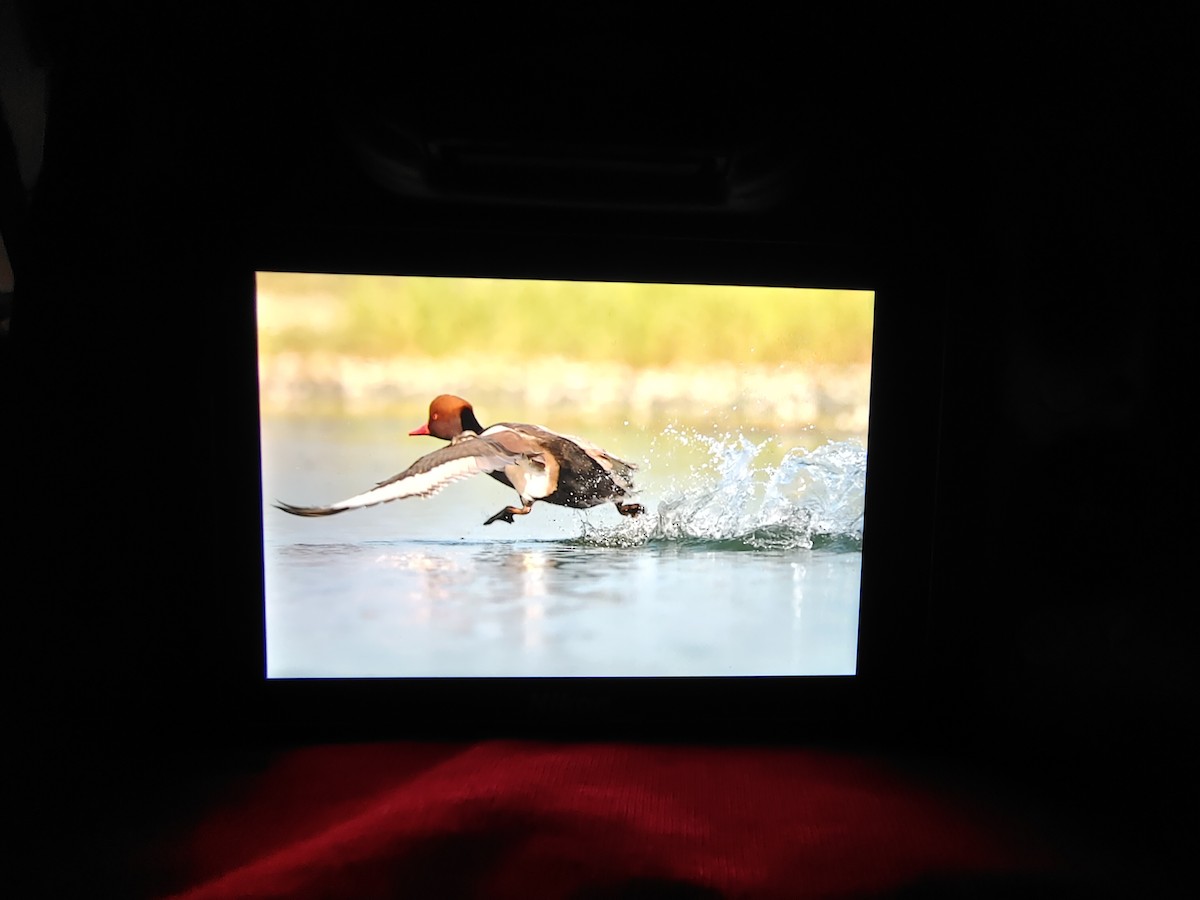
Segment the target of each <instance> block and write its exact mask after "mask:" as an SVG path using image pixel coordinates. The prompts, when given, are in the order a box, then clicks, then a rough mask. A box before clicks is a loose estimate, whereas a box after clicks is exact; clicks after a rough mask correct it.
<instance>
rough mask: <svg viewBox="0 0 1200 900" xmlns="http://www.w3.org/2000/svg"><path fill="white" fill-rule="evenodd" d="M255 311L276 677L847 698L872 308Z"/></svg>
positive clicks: (271, 297)
mask: <svg viewBox="0 0 1200 900" xmlns="http://www.w3.org/2000/svg"><path fill="white" fill-rule="evenodd" d="M257 295H258V302H257V315H258V347H259V349H258V369H259V405H260V423H261V440H262V484H263V550H264V579H265V588H266V590H265V610H264V614H265V617H266V644H267V646H266V661H267V676H268V677H269V678H326V679H327V678H418V677H419V678H437V677H444V678H460V677H505V678H513V677H520V678H529V677H540V676H553V677H631V676H633V677H638V676H645V677H671V676H805V675H847V676H849V675H854V674H855V671H856V660H857V650H858V625H859V592H860V582H861V574H862V547H863V541H862V537H863V531H864V527H865V519H866V515H865V509H864V499H865V494H866V478H867V426H868V421H869V406H870V385H871V349H872V327H873V315H874V295H873V294H872V293H871V292H869V291H850V290H825V289H809V288H793V287H749V286H730V285H694V284H645V283H614V282H580V281H535V280H515V279H486V278H449V277H415V276H377V275H341V274H338V275H333V274H327V275H323V274H305V273H283V272H259V273H258V276H257Z"/></svg>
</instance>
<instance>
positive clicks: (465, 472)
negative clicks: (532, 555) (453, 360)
mask: <svg viewBox="0 0 1200 900" xmlns="http://www.w3.org/2000/svg"><path fill="white" fill-rule="evenodd" d="M409 435H410V436H421V435H429V436H431V437H435V438H440V439H441V440H443V441H447V442H448V443H447V445H446V446H444V447H439V448H438V449H437V450H434V451H433V452H432V453H427V454H425V455H424V456H422V457H421V458H420V459H418V460H417V461H416V462H414V463H413V464H412V465H411V466H409V467H408V468H407V469H405V470H404V471H403V472H401V473H399V474H398V475H393V476H392V477H391V478H389V479H387V480H386V481H381V482H379V483H378V484H376V485H375V486H374V487H373V488H371V489H369V490H366V491H363V492H362V493H361V494H355V495H354V496H353V497H348V498H346V499H345V500H339V501H338V502H336V503H332V504H330V505H329V506H293V505H292V504H290V503H283V502H277V503H276V504H275V506H276V508H277V509H281V510H283V511H284V512H286V513H291V514H292V515H294V516H332V515H336V514H338V513H343V512H346V511H347V510H351V509H361V508H364V507H367V506H375V505H377V504H380V503H390V502H391V501H393V500H403V499H405V498H408V497H432V496H433V495H434V494H436V493H438V492H439V491H440V490H442V488H444V487H446V486H447V485H448V484H451V483H453V482H455V481H460V480H462V479H464V478H469V477H471V476H473V475H479V474H487V475H490V476H491V477H492V478H494V479H496V480H497V481H499V482H500V483H501V484H505V485H507V486H509V487H511V488H512V489H513V490H515V491H516V492H517V496H518V497H519V499H520V503H521V505H520V506H516V505H510V506H505V507H504V508H503V509H502V510H500V511H499V512H498V513H496V514H495V515H494V516H491V517H490V518H489V519H488V520H487V521H486V522H484V523H483V524H484V525H491V524H492V523H493V522H507V523H509V524H512V523H513V522H514V521H515V517H516V516H524V515H528V514H529V513H530V512H531V511H532V509H533V504H534V503H536V502H538V501H541V502H543V503H552V504H554V505H555V506H566V507H570V508H572V509H588V508H591V507H594V506H601V505H603V504H606V503H612V504H614V505H615V506H616V508H617V511H618V512H619V513H620V514H621V515H623V516H634V517H636V516H638V515H641V513H642V512H643V507H642V505H641V504H640V503H635V502H632V501H633V499H634V496H635V494H634V486H633V473H634V472H635V471H636V470H637V466H636V465H634V464H633V463H631V462H626V461H625V460H623V459H619V458H617V457H616V456H613V455H612V454H611V453H609V452H608V451H606V450H604V449H602V448H601V447H597V446H596V445H595V444H592V443H590V442H588V441H585V440H584V439H582V438H578V437H573V436H571V435H565V434H559V433H557V432H554V431H550V430H549V429H547V428H543V427H541V426H540V425H527V424H523V423H519V422H500V423H498V424H496V425H492V426H491V427H489V428H484V427H483V426H481V425H480V424H479V419H478V418H476V416H475V410H474V408H473V407H472V406H471V404H470V403H468V402H467V401H466V400H464V399H463V398H462V397H456V396H455V395H453V394H441V395H439V396H437V397H435V398H434V399H433V401H432V402H431V403H430V404H429V418H428V420H427V421H426V422H425V424H424V425H421V426H419V427H417V428H414V429H413V430H412V431H410V432H409Z"/></svg>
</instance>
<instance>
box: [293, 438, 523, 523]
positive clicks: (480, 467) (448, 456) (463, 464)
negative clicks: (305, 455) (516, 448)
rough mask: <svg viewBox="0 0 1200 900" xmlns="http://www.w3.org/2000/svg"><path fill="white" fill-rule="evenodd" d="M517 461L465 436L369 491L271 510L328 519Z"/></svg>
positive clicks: (437, 488)
mask: <svg viewBox="0 0 1200 900" xmlns="http://www.w3.org/2000/svg"><path fill="white" fill-rule="evenodd" d="M520 460H521V457H520V456H519V455H518V454H514V453H512V452H510V451H508V450H506V449H504V447H502V446H501V445H500V444H498V443H497V442H496V441H493V440H492V439H490V438H486V437H478V436H476V435H468V436H463V437H459V438H456V439H455V440H454V442H453V443H451V444H450V445H449V446H447V447H442V448H440V449H438V450H434V451H433V452H432V453H427V454H426V455H425V456H422V457H421V458H420V459H418V460H417V461H416V462H415V463H413V464H412V465H411V466H409V467H408V468H407V469H405V470H404V471H403V472H401V473H400V474H399V475H393V476H392V477H391V478H389V479H388V480H387V481H381V482H379V484H377V485H375V487H373V488H371V489H370V490H369V491H364V492H363V493H361V494H355V495H354V496H353V497H348V498H346V499H345V500H339V501H338V502H337V503H333V504H330V505H329V506H293V505H292V504H290V503H282V502H276V504H275V507H276V508H277V509H281V510H283V511H284V512H286V513H291V514H292V515H293V516H332V515H335V514H337V513H340V512H345V511H346V510H348V509H361V508H363V507H364V506H375V505H376V504H378V503H388V502H390V501H392V500H403V499H404V498H405V497H432V496H433V495H434V494H436V493H437V492H438V491H440V490H441V489H442V488H444V487H445V486H446V485H448V484H450V483H451V482H454V481H459V480H460V479H463V478H469V477H470V476H472V475H479V474H482V473H487V472H495V471H498V470H500V469H503V468H504V467H505V466H511V465H516V464H518V463H519V462H520Z"/></svg>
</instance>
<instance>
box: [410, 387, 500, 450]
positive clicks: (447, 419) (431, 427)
mask: <svg viewBox="0 0 1200 900" xmlns="http://www.w3.org/2000/svg"><path fill="white" fill-rule="evenodd" d="M464 431H474V432H475V433H476V434H479V433H480V432H481V431H483V428H482V427H481V426H480V424H479V420H478V419H476V418H475V410H473V409H472V408H471V404H470V403H468V402H467V401H466V400H464V399H463V398H462V397H455V396H454V395H453V394H441V395H440V396H437V397H434V398H433V402H432V403H430V404H429V421H428V422H426V423H425V424H424V425H422V426H421V427H420V428H414V429H413V430H412V431H410V432H409V434H431V435H433V436H434V437H439V438H441V439H442V440H444V441H449V440H453V439H454V438H456V437H458V436H459V435H460V434H462V433H463V432H464Z"/></svg>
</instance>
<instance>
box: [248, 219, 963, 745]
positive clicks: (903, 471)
mask: <svg viewBox="0 0 1200 900" xmlns="http://www.w3.org/2000/svg"><path fill="white" fill-rule="evenodd" d="M390 243H391V245H390V246H389V247H382V246H367V245H364V244H362V243H354V244H352V245H351V244H347V245H344V246H341V247H334V246H332V245H331V244H327V245H326V246H325V248H324V251H323V252H322V253H314V252H313V251H312V250H311V249H309V250H307V251H306V252H287V251H285V250H278V249H277V250H275V251H273V252H266V253H261V254H260V255H259V257H258V258H257V259H255V260H254V263H253V267H254V270H255V271H293V272H326V273H343V274H349V273H357V274H389V275H426V276H463V277H495V278H532V279H560V280H578V281H650V282H654V281H666V282H685V283H715V284H753V285H775V286H795V287H823V288H841V289H859V290H872V291H874V292H875V304H876V306H875V334H874V347H873V359H872V379H871V419H870V426H869V455H868V482H867V500H866V504H867V506H866V508H867V514H866V516H867V518H866V522H867V525H866V529H865V533H864V542H863V550H864V553H863V576H862V602H861V604H860V616H859V647H858V669H857V674H856V675H854V676H830V677H813V676H803V677H801V676H797V677H745V676H740V677H710V678H708V677H706V678H697V677H680V678H595V677H579V678H529V679H526V678H408V679H378V678H370V679H336V680H334V679H268V678H266V677H265V672H266V659H265V646H266V635H265V621H264V619H263V614H262V611H263V597H262V565H263V556H262V530H261V529H262V509H261V494H257V495H255V496H254V497H253V498H247V507H246V515H247V519H253V521H254V522H255V528H256V530H257V534H256V535H255V539H256V547H257V550H256V553H257V556H256V559H255V560H253V561H252V563H253V565H252V568H254V567H256V569H257V572H258V581H257V587H258V591H257V597H256V598H255V599H256V603H257V621H258V628H257V629H256V631H255V633H254V634H253V635H252V637H253V639H254V641H255V643H254V647H253V648H252V652H250V653H249V655H248V658H249V659H251V660H252V663H253V669H254V673H255V677H254V678H253V679H252V684H251V685H250V686H249V687H250V691H251V707H252V710H253V714H252V717H251V718H252V720H253V721H254V722H256V723H257V725H258V727H261V728H264V729H266V730H267V731H268V733H269V734H270V736H272V737H274V738H282V739H313V738H319V739H373V738H388V737H392V738H394V737H418V738H419V737H437V736H449V735H454V736H472V737H479V736H495V735H506V736H582V737H592V738H597V737H605V738H622V737H628V738H654V737H661V738H675V737H681V736H694V737H704V738H706V739H712V738H715V737H722V736H724V737H735V736H736V737H739V738H746V737H753V736H755V735H759V736H762V737H770V736H773V735H779V734H788V735H791V734H795V733H800V734H807V735H814V736H815V735H820V736H823V737H836V736H838V735H842V734H845V735H850V734H852V733H857V732H861V731H863V730H870V729H871V728H873V727H876V726H879V727H882V723H883V722H884V721H885V720H894V719H895V718H896V717H897V716H898V715H903V712H902V711H903V710H904V709H905V708H907V706H908V705H910V704H912V703H913V702H917V700H916V695H917V693H918V691H919V688H918V684H919V680H920V678H921V675H922V672H921V660H922V659H923V658H924V654H923V653H922V647H923V635H924V633H925V624H926V617H927V615H928V606H929V598H930V591H931V574H932V561H933V556H934V554H935V551H936V543H935V534H934V528H933V524H934V521H935V506H936V495H937V454H938V443H939V420H940V403H941V390H942V386H941V382H940V379H941V359H942V353H943V348H942V336H941V335H942V318H943V317H942V299H941V295H940V291H939V290H938V285H937V279H936V274H937V268H936V260H932V259H919V258H916V257H914V255H913V254H911V253H906V254H904V255H899V254H888V253H886V252H881V251H878V250H871V249H867V248H863V247H849V246H845V245H824V246H822V245H813V244H804V243H799V242H793V241H760V240H746V241H735V240H704V239H662V238H621V239H615V238H603V237H597V238H593V239H587V240H580V239H579V238H578V237H576V238H573V239H570V238H566V237H564V236H555V235H548V234H541V235H531V234H524V235H520V234H511V233H510V234H498V233H494V232H480V233H464V232H437V231H428V232H421V231H414V232H410V233H406V234H404V235H402V236H401V239H400V240H396V239H393V241H392V242H390ZM247 346H256V343H255V338H254V336H251V337H250V338H249V341H248V343H247ZM255 360H256V356H255ZM249 368H252V369H253V372H252V373H250V372H247V376H248V382H252V384H250V383H248V384H247V385H246V391H247V392H249V393H252V395H253V399H254V417H253V426H254V429H255V434H254V436H253V438H252V439H251V438H249V437H248V436H247V438H246V441H245V443H246V445H247V446H253V448H254V452H253V453H252V454H251V453H247V458H249V457H251V456H252V457H253V464H254V466H255V469H256V471H255V474H254V479H253V480H254V482H255V483H256V484H261V482H260V479H261V457H260V454H261V447H260V444H259V435H258V430H257V429H258V416H257V413H258V410H257V391H258V381H257V366H256V365H254V364H252V365H251V366H250V367H249ZM247 424H248V422H247ZM249 480H250V479H249V477H247V479H246V481H247V482H248V481H249ZM251 500H252V501H253V504H254V507H255V509H254V512H253V514H252V513H251V511H250V508H249V503H250V501H251ZM248 649H250V648H248Z"/></svg>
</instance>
